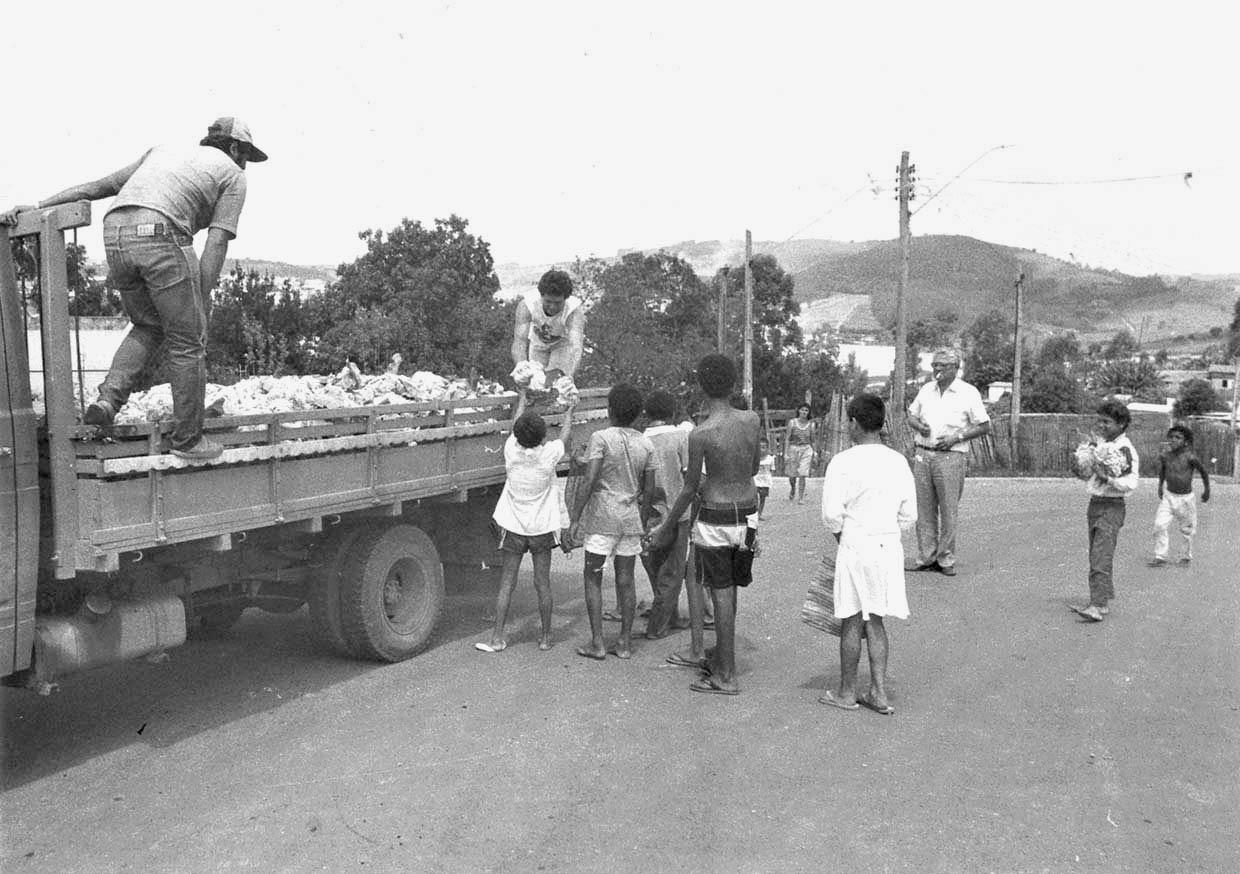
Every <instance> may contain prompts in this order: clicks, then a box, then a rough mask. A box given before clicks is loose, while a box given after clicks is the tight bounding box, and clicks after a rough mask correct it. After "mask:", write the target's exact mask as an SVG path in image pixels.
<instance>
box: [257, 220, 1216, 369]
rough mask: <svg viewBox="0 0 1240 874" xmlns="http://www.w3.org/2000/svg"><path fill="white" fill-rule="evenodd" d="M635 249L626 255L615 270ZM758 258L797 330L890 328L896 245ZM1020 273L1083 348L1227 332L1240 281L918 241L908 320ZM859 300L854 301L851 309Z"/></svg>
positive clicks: (1045, 317) (995, 289)
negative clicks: (779, 276)
mask: <svg viewBox="0 0 1240 874" xmlns="http://www.w3.org/2000/svg"><path fill="white" fill-rule="evenodd" d="M631 251H638V250H634V249H622V250H620V251H619V252H617V253H616V256H615V257H612V258H606V259H604V260H605V261H608V262H614V261H616V260H618V259H619V258H620V257H622V256H623V255H625V254H627V253H628V252H631ZM642 251H645V252H648V253H649V252H655V251H662V252H667V253H669V254H675V255H678V256H680V257H681V258H683V259H684V260H686V261H687V262H689V264H691V265H692V266H693V269H694V270H695V271H697V274H698V275H699V276H701V277H702V278H703V279H709V278H710V277H711V276H713V275H714V274H715V272H716V271H718V270H719V269H720V268H721V267H724V266H737V265H739V264H740V263H741V261H742V260H743V257H744V244H743V242H741V241H739V240H683V241H681V242H677V243H672V244H669V245H667V246H661V247H659V248H658V249H647V250H642ZM754 251H755V253H757V254H771V255H774V256H775V257H776V258H777V259H778V261H779V263H780V265H781V266H782V267H783V268H784V269H785V270H786V271H788V273H790V274H791V275H792V277H793V280H794V282H795V287H796V292H795V293H796V297H797V300H798V301H800V302H801V305H802V323H803V325H804V326H806V327H809V328H813V327H817V326H819V325H822V324H830V325H832V326H833V327H836V328H841V327H842V328H843V329H844V330H845V331H849V332H854V333H867V332H869V333H872V334H880V333H883V332H884V331H885V329H886V328H889V327H890V326H891V325H892V324H894V322H895V297H896V288H897V285H898V283H899V270H900V251H899V244H898V242H897V241H896V240H870V241H861V242H841V241H837V240H788V241H785V242H771V241H765V242H759V241H755V242H754ZM573 260H574V259H573V258H571V257H569V258H565V259H564V260H563V261H560V262H558V265H557V264H516V263H504V264H497V265H495V272H496V274H497V276H498V277H499V280H500V286H501V288H502V292H501V294H503V295H506V296H512V295H514V294H516V293H518V292H519V291H521V290H524V289H526V288H530V287H532V286H534V285H536V284H537V283H538V278H539V277H540V276H541V275H542V274H543V272H545V271H546V270H547V269H549V268H551V267H553V266H560V267H563V268H567V267H569V266H571V264H572V263H573ZM243 263H244V264H245V265H246V267H247V269H248V268H249V267H251V266H253V267H254V269H258V270H268V271H270V272H272V273H274V274H276V275H280V276H295V277H301V276H302V275H303V274H301V273H298V272H294V271H306V273H305V274H304V278H307V279H310V278H313V279H328V280H329V281H330V280H331V279H334V278H335V271H334V270H332V269H330V268H326V267H298V266H296V265H286V264H280V263H279V262H268V261H256V260H248V259H243ZM1022 270H1024V271H1026V272H1027V274H1028V275H1029V276H1030V282H1029V284H1028V285H1027V286H1026V294H1025V308H1024V312H1025V316H1026V319H1027V322H1026V324H1027V325H1028V327H1029V328H1030V330H1031V331H1032V332H1033V333H1034V334H1038V333H1041V334H1047V333H1051V332H1055V331H1067V330H1071V331H1075V332H1076V333H1077V335H1078V336H1079V337H1081V339H1082V340H1086V341H1090V340H1100V339H1105V338H1109V337H1110V336H1112V335H1114V334H1115V333H1116V332H1117V331H1120V330H1123V329H1128V330H1131V331H1132V332H1133V333H1134V334H1135V335H1137V336H1138V337H1140V338H1141V339H1142V340H1143V342H1144V343H1145V344H1146V345H1149V344H1150V343H1158V342H1160V341H1165V340H1170V339H1171V338H1173V337H1176V336H1181V335H1188V334H1204V333H1205V332H1208V331H1209V330H1210V329H1211V328H1215V327H1219V326H1226V325H1227V324H1228V323H1230V321H1231V318H1232V308H1233V306H1234V305H1235V302H1236V299H1237V297H1238V296H1240V274H1221V275H1209V276H1207V275H1198V276H1183V277H1176V276H1141V277H1138V276H1130V275H1128V274H1125V273H1121V272H1119V271H1116V270H1106V269H1102V268H1096V267H1091V266H1088V265H1083V264H1077V263H1074V262H1070V261H1064V260H1062V259H1059V258H1053V257H1051V256H1049V255H1045V254H1042V253H1039V252H1036V251H1034V250H1032V249H1021V248H1016V247H1012V246H1001V245H997V244H994V243H989V242H986V241H985V240H978V239H975V238H973V237H965V236H946V235H932V236H921V237H914V238H913V241H912V247H911V250H910V255H909V291H908V310H909V318H910V319H917V318H922V317H926V316H930V315H932V314H934V313H935V312H937V311H938V310H950V311H951V312H953V313H955V314H956V316H957V321H958V323H959V324H960V325H961V327H964V326H966V325H968V324H969V323H970V322H971V321H973V319H974V318H976V317H977V316H978V315H979V314H981V313H983V312H986V311H987V310H990V309H994V308H996V307H998V308H1001V309H1006V310H1011V308H1012V306H1013V302H1014V282H1015V279H1016V277H1017V275H1018V274H1019V273H1020V272H1021V271H1022ZM854 298H855V299H854Z"/></svg>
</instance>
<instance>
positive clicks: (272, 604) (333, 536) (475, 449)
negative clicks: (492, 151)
mask: <svg viewBox="0 0 1240 874" xmlns="http://www.w3.org/2000/svg"><path fill="white" fill-rule="evenodd" d="M89 223H90V205H89V203H86V202H81V203H76V204H71V205H68V206H61V207H54V208H50V209H45V210H38V211H32V212H29V213H23V214H21V215H20V217H19V220H18V223H17V225H16V226H15V227H14V228H12V229H8V228H4V227H0V323H2V326H3V330H2V332H0V345H2V349H0V352H2V353H3V355H2V360H3V371H2V372H0V677H3V678H4V680H5V682H6V683H9V684H16V685H25V686H28V687H31V688H34V689H37V690H39V691H41V692H44V693H46V692H47V691H50V689H51V688H53V687H54V681H55V680H56V679H57V678H58V677H61V676H64V675H66V674H69V673H73V672H75V671H80V670H85V669H88V668H92V667H96V666H98V665H103V664H108V663H111V662H115V661H119V660H121V659H126V658H133V657H137V656H142V655H150V654H153V653H160V652H162V651H163V650H165V649H168V648H169V647H172V646H176V645H178V644H180V643H183V642H184V640H185V638H186V633H187V630H190V629H194V628H196V627H198V628H204V629H216V630H218V629H223V628H227V627H228V626H229V625H231V624H232V623H233V622H235V621H236V620H237V619H238V618H239V617H240V615H241V612H242V611H243V610H244V609H245V608H246V607H259V608H262V609H265V610H270V611H276V612H289V611H293V610H297V609H299V608H300V607H301V606H302V605H303V604H305V603H307V602H308V603H309V606H310V610H309V614H310V620H311V622H312V623H313V625H314V628H315V631H316V633H317V635H318V636H319V638H320V639H321V640H323V641H324V642H326V643H327V644H328V645H330V646H331V647H332V648H334V649H335V650H336V651H338V652H340V653H342V654H346V655H349V656H353V657H357V658H363V659H371V660H377V661H388V662H392V661H399V660H402V659H406V658H409V657H410V656H412V655H415V654H416V653H417V652H418V651H420V650H421V649H422V648H424V647H425V646H426V644H427V643H428V641H429V639H430V637H431V634H432V632H433V630H434V627H435V623H436V621H437V619H438V618H439V614H440V612H441V609H442V607H443V602H444V585H445V584H444V567H445V564H446V565H447V566H448V567H453V566H464V567H475V568H477V567H481V566H482V565H483V564H494V563H497V558H496V554H495V545H494V540H493V538H492V536H491V532H490V516H491V512H492V511H493V509H494V506H495V502H496V499H497V497H498V494H499V488H500V486H501V485H502V483H503V481H504V462H503V444H504V440H505V436H506V434H507V432H508V431H509V430H510V429H511V427H512V411H513V406H514V405H515V400H516V398H515V396H514V395H507V396H501V397H498V398H476V399H461V400H448V401H431V402H426V403H409V404H399V405H384V406H375V407H356V408H348V409H331V410H314V411H302V412H288V413H273V414H262V415H252V416H231V417H222V418H215V419H208V420H207V423H206V428H207V430H208V431H209V433H210V435H211V437H212V438H213V439H215V440H218V441H220V442H221V443H223V444H224V445H225V450H224V453H223V455H222V456H221V457H220V458H218V459H214V460H212V461H209V462H188V461H184V460H182V459H179V458H177V457H175V456H173V455H171V454H167V453H166V452H165V450H164V448H163V446H164V439H163V433H164V431H166V430H168V429H169V427H170V426H169V425H157V424H150V425H141V426H118V427H117V428H115V429H113V433H112V434H111V435H109V437H108V438H107V439H102V438H101V436H100V434H99V432H98V429H96V428H94V427H91V426H85V425H82V424H80V423H79V421H78V419H79V416H78V400H77V399H75V391H74V385H73V377H74V373H73V367H72V363H71V360H70V342H69V341H70V335H71V328H72V319H71V317H70V316H69V311H68V283H67V277H66V267H65V240H64V233H65V231H66V230H68V229H71V228H76V227H82V226H85V225H88V224H89ZM10 236H12V237H21V236H37V237H38V241H39V253H40V257H39V271H40V280H41V281H40V283H39V292H40V295H39V304H40V310H41V319H40V330H41V333H42V349H43V374H44V397H45V411H46V412H45V414H44V415H43V416H42V417H40V416H38V415H36V411H35V409H34V407H33V404H32V398H31V391H30V364H29V360H28V356H27V350H26V335H25V328H24V322H25V319H24V314H23V309H22V308H23V307H24V306H25V302H24V301H23V300H22V296H21V290H20V288H19V286H18V283H17V280H16V276H15V271H14V265H13V262H12V258H11V254H10V249H9V239H10ZM581 394H582V399H581V403H579V405H578V407H577V413H576V415H575V416H574V444H579V443H580V442H581V439H582V438H583V437H584V436H588V434H589V433H590V432H592V431H594V430H596V429H597V428H599V427H602V426H605V425H606V424H607V410H606V397H605V394H606V391H605V390H602V389H588V390H584V391H583V392H582V393H581ZM562 415H563V414H562V413H561V414H558V415H551V414H548V415H547V419H548V422H549V424H554V423H557V422H559V421H562ZM565 467H567V462H566V463H565Z"/></svg>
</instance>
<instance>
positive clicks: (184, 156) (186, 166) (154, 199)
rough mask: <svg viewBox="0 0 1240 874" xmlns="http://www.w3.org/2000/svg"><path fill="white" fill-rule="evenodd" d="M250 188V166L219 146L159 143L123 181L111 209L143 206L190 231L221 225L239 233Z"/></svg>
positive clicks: (190, 232)
mask: <svg viewBox="0 0 1240 874" xmlns="http://www.w3.org/2000/svg"><path fill="white" fill-rule="evenodd" d="M245 193H246V182H245V171H244V170H242V169H241V168H240V167H238V166H237V164H236V162H235V161H233V159H232V158H230V157H229V156H228V155H226V154H225V153H224V152H221V151H220V150H219V149H216V148H213V147H211V146H193V147H189V148H178V147H176V146H156V147H155V148H153V149H151V150H150V151H149V152H147V153H146V155H145V156H144V157H143V159H142V163H141V164H140V165H139V167H138V169H137V170H135V171H134V174H133V175H132V176H130V177H129V181H128V182H126V183H125V184H124V186H122V188H121V190H120V193H119V194H117V196H116V200H115V201H113V203H112V209H118V208H120V207H122V206H144V207H146V208H147V209H153V210H155V211H156V212H158V213H160V214H162V215H165V216H167V217H168V219H169V221H171V222H172V223H173V224H174V225H176V226H177V228H179V229H180V230H182V231H184V232H185V233H187V234H189V235H190V236H193V235H194V234H196V233H198V232H199V231H200V230H202V229H203V228H220V229H221V230H225V231H227V232H228V233H229V234H231V235H232V236H234V237H235V236H236V235H237V224H238V222H239V221H240V220H241V208H242V207H243V206H245Z"/></svg>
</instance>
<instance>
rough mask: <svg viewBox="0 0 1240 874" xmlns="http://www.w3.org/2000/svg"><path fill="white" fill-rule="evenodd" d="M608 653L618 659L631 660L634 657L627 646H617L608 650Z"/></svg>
mask: <svg viewBox="0 0 1240 874" xmlns="http://www.w3.org/2000/svg"><path fill="white" fill-rule="evenodd" d="M607 652H608V654H610V655H614V656H615V657H616V658H618V659H631V658H632V657H633V650H632V649H630V648H629V647H627V646H621V645H620V644H616V645H615V646H613V647H612V648H611V649H609V650H607Z"/></svg>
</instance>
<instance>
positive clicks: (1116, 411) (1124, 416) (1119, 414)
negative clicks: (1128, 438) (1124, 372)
mask: <svg viewBox="0 0 1240 874" xmlns="http://www.w3.org/2000/svg"><path fill="white" fill-rule="evenodd" d="M1097 412H1098V415H1099V416H1106V417H1107V418H1108V419H1111V420H1112V421H1114V422H1116V423H1117V424H1119V425H1122V426H1123V427H1124V430H1125V431H1127V430H1128V426H1129V425H1130V424H1132V413H1130V412H1128V405H1127V404H1125V403H1123V402H1122V401H1117V400H1115V399H1114V398H1108V399H1107V400H1105V401H1103V402H1102V403H1100V404H1099V405H1098V411H1097Z"/></svg>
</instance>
